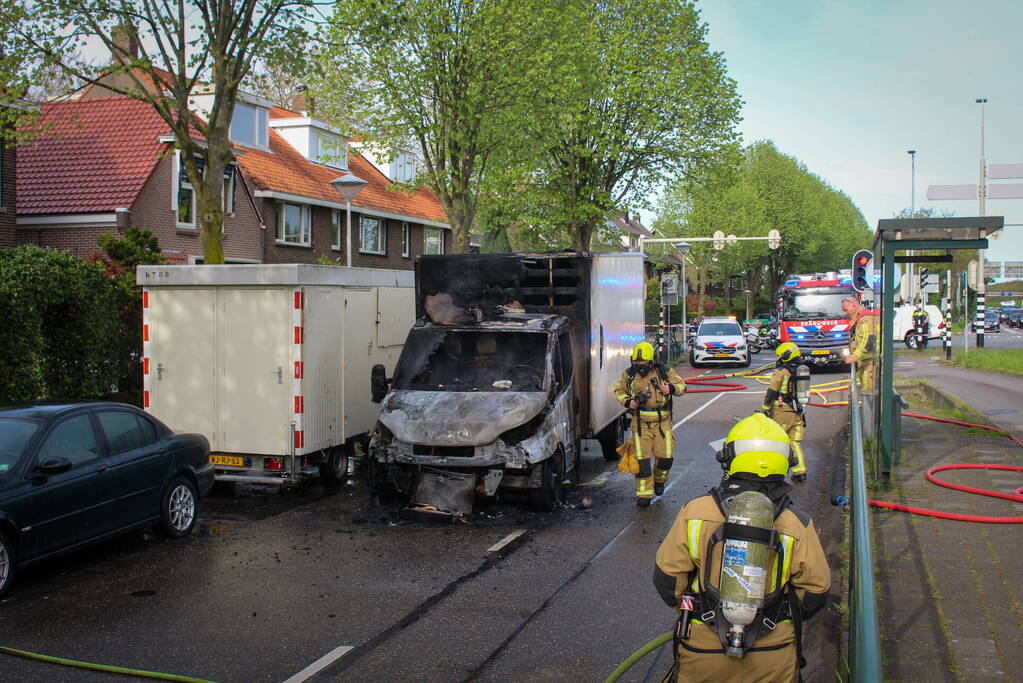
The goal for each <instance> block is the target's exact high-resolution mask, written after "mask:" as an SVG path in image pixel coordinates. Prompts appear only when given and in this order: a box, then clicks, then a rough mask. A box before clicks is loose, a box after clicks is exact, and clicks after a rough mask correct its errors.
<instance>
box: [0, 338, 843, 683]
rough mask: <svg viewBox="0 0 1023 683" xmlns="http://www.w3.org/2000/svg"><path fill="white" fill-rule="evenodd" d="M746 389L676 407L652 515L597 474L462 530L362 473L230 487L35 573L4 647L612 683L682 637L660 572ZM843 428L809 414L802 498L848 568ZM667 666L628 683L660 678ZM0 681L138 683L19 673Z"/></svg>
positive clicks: (260, 674)
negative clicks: (167, 529) (406, 512)
mask: <svg viewBox="0 0 1023 683" xmlns="http://www.w3.org/2000/svg"><path fill="white" fill-rule="evenodd" d="M760 359H763V360H764V361H767V360H769V359H768V355H767V354H760V356H759V357H754V365H756V364H757V361H758V360H760ZM725 371H728V370H725ZM719 372H720V371H719V370H716V369H712V370H702V369H701V370H699V371H696V370H690V369H689V368H683V374H684V375H690V376H691V375H696V374H718V373H719ZM844 376H845V375H844V373H841V372H838V373H816V374H815V382H817V381H833V380H837V379H842V378H843V377H844ZM739 381H740V382H742V383H743V384H746V385H747V386H748V388H747V389H746V390H745V391H735V392H728V393H703V392H700V393H697V392H693V393H690V394H687V395H686V396H683V397H680V398H678V399H676V401H675V415H674V420H675V423H676V424H677V425H678V428H677V429H676V451H675V458H676V460H675V466H674V468H673V469H672V472H671V479H670V482H669V486H668V488H667V490H666V492H665V495H663V496H661V497H660V498H658V499H657V500H656V501H655V502H654V504H653V505H652V506H651V507H650V508H648V509H643V510H641V509H638V508H637V507H636V505H635V501H634V496H633V489H634V485H633V479H632V477H631V476H626V475H622V474H619V473H618V472H617V470H616V469H615V465H614V463H609V462H607V461H605V460H603V458H600V457H592V456H591V457H588V458H584V459H583V462H582V469H581V485H580V486H577V487H575V488H574V489H572V490H570V491H569V492H568V493H567V496H566V500H565V504H564V506H563V507H561V508H560V509H558V510H556V511H555V512H553V513H536V512H530V511H527V510H525V509H524V508H523V507H520V506H518V505H516V504H514V503H512V502H504V501H502V502H501V503H499V504H495V505H491V506H489V507H485V508H483V509H481V510H478V511H477V512H476V513H474V515H473V516H472V517H471V518H470V519H468V520H467V521H466V522H464V523H462V522H438V521H423V520H414V519H413V520H409V519H405V518H404V517H402V516H401V515H399V514H398V511H397V510H396V509H395V508H393V507H386V506H385V507H381V506H379V505H375V504H374V501H372V500H371V498H370V496H369V493H368V491H367V490H366V487H365V485H364V482H363V480H362V478H361V477H360V476H359V475H358V474H356V475H355V476H354V477H353V478H352V479H351V480H350V482H349V483H348V484H346V485H344V486H342V487H338V488H334V489H330V488H324V487H322V486H320V485H319V484H311V485H308V486H305V487H302V488H300V489H299V490H297V491H292V492H285V493H282V492H280V491H278V490H276V489H273V488H269V487H248V486H239V487H236V488H235V489H234V490H231V489H226V488H218V489H215V490H214V493H213V495H212V496H211V497H210V498H209V499H208V500H206V501H205V502H204V504H203V508H202V511H201V519H200V523H199V527H198V528H197V531H196V533H195V534H193V535H192V536H191V537H189V538H186V539H183V540H180V541H168V540H164V539H162V538H159V537H156V536H153V535H151V534H148V533H142V532H138V533H133V534H128V535H125V536H122V537H119V538H117V539H114V540H112V541H110V542H108V543H105V544H103V545H100V546H97V547H94V548H92V549H89V550H85V551H82V552H78V553H75V554H73V555H70V556H67V557H64V558H60V559H57V560H53V561H51V562H48V563H44V564H42V565H37V566H35V567H31V568H29V569H28V570H26V571H25V572H22V573H21V574H20V575H19V576H18V577H17V581H16V584H15V585H14V587H13V588H12V590H11V591H10V593H9V594H8V596H7V597H6V598H5V599H4V600H2V601H0V625H2V626H0V634H2V636H0V645H3V646H7V647H14V648H19V649H23V650H28V651H31V652H37V653H43V654H47V655H54V656H59V657H66V658H71V659H77V660H84V661H87V662H96V663H101V664H110V665H117V666H124V667H129V668H134V669H144V670H149V671H160V672H167V673H174V674H178V675H186V676H192V677H198V678H203V679H208V680H216V681H238V682H248V681H299V680H317V681H328V680H329V681H342V680H343V681H385V680H417V681H461V680H479V681H505V680H529V681H576V680H578V681H593V680H603V679H604V678H605V677H606V676H607V675H608V674H609V673H610V672H611V671H612V670H613V669H614V668H615V666H616V665H617V664H618V663H619V662H620V661H621V660H623V659H625V658H626V657H627V656H628V655H629V654H630V653H631V652H632V651H634V650H635V649H637V648H639V647H640V646H642V645H643V644H644V643H646V642H647V641H649V640H651V639H653V638H654V637H656V636H658V635H659V634H661V633H663V632H665V631H667V630H668V629H669V628H671V626H672V619H673V615H672V610H670V609H669V608H667V607H666V606H665V605H664V604H663V603H661V601H660V599H659V598H658V597H657V595H656V593H655V591H654V589H653V586H652V583H651V574H652V571H653V557H654V553H655V552H656V549H657V546H658V545H659V543H660V541H661V539H662V538H663V537H664V535H665V534H666V533H667V531H668V529H669V527H670V526H671V523H672V522H673V520H674V518H675V515H676V514H677V512H678V511H679V509H681V507H682V505H683V504H684V503H685V502H686V501H688V500H689V499H691V498H693V497H695V496H698V495H702V494H703V493H705V492H706V490H707V489H709V488H710V487H711V486H713V485H715V484H716V483H717V482H718V481H719V480H720V476H721V470H720V467H719V465H718V463H717V462H716V461H715V460H714V458H713V451H712V449H711V448H710V446H709V445H708V443H709V442H711V441H714V440H717V439H720V438H722V437H723V436H724V435H725V433H727V430H728V429H729V428H730V427H731V425H732V424H733V423H734V421H735V420H736V419H739V418H741V417H745V416H747V415H749V414H750V413H751V412H753V411H754V410H755V409H756V408H757V407H758V406H759V405H760V402H761V399H762V397H763V391H764V387H763V386H762V385H760V384H756V383H754V382H752V381H751V380H739ZM831 396H834V397H836V398H835V399H833V400H839V399H838V397H840V396H841V395H840V394H833V395H831ZM846 420H847V415H846V412H845V410H844V409H840V408H836V409H827V408H812V409H811V413H810V415H809V427H808V434H807V438H806V441H805V442H804V449H805V450H806V452H807V456H808V465H809V468H810V481H809V482H807V483H806V484H799V485H797V489H796V492H795V494H794V496H795V498H796V499H797V502H798V503H799V504H801V505H802V506H804V507H805V508H807V509H809V510H811V511H812V512H813V514H814V515H815V517H820V518H821V519H820V525H821V526H822V527H824V529H825V531H824V532H823V533H824V534H825V535H827V534H828V533H831V537H830V538H829V539H826V546H830V547H831V548H832V550H833V551H835V552H836V553H837V547H838V543H839V539H838V538H837V533H838V532H835V531H834V530H835V529H838V530H839V532H840V529H841V515H842V514H843V513H842V512H841V511H839V510H837V509H836V508H832V507H831V506H830V505H828V504H827V499H828V498H829V497H830V490H831V488H832V486H833V483H832V476H831V468H830V466H829V465H830V463H831V460H830V458H831V457H832V454H833V453H834V452H836V451H840V450H841V447H842V446H843V444H844V436H843V431H842V430H843V428H844V426H845V423H846ZM829 528H830V529H831V530H832V531H830V532H829V531H827V529H829ZM513 534H517V536H516V537H515V538H514V540H511V541H507V542H506V545H504V546H503V547H502V548H501V549H500V550H497V551H488V549H490V548H492V547H493V546H495V545H496V544H500V543H501V542H502V541H505V540H506V539H507V538H508V537H509V536H511V535H513ZM833 569H837V567H836V566H835V563H834V562H833ZM818 630H825V627H824V626H822V627H819V628H818ZM817 637H818V640H819V641H821V642H824V643H825V645H823V646H821V647H822V649H823V651H825V654H824V656H823V659H821V657H818V658H817V659H818V660H820V661H819V662H818V663H817V664H815V665H812V666H811V671H810V672H805V673H811V675H810V676H809V680H815V679H819V680H828V676H830V673H829V672H830V671H832V669H830V668H829V663H828V661H827V657H828V656H831V655H833V647H831V648H830V649H829V647H830V646H828V645H827V643H828V642H831V641H833V640H834V637H833V634H832V635H827V634H824V635H820V634H819V635H818V636H817ZM828 653H831V655H829V654H828ZM667 657H668V654H667V651H666V649H663V650H662V651H661V652H660V653H659V654H658V655H656V656H655V655H651V656H649V657H647V658H646V659H645V660H644V661H643V662H642V664H641V665H640V666H637V667H635V668H634V669H633V670H632V671H631V672H629V674H628V675H626V677H624V678H623V679H622V680H634V681H639V680H644V679H645V678H646V677H647V676H648V675H649V676H650V678H651V679H654V677H655V676H657V677H659V676H660V674H661V673H663V671H664V670H666V669H667V666H668V661H667ZM311 665H315V666H313V669H315V671H312V670H310V669H309V667H310V666H311ZM0 671H2V672H3V675H2V678H3V679H4V680H5V681H39V680H47V681H65V680H66V681H101V680H117V679H120V680H125V679H124V677H120V676H118V677H115V676H113V675H111V674H106V673H99V672H89V671H83V670H80V669H71V668H64V667H58V666H55V665H53V664H44V663H38V662H34V661H29V660H24V659H19V658H14V657H10V656H7V655H0ZM814 671H820V672H823V673H821V674H820V675H819V676H818V675H817V674H814V673H813V672H814ZM825 674H827V675H825ZM655 680H656V679H655Z"/></svg>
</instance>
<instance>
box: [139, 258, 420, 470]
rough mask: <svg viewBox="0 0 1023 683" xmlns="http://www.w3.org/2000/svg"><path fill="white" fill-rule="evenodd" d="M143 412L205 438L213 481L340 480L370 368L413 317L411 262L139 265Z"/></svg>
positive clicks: (390, 360) (392, 353) (365, 424)
mask: <svg viewBox="0 0 1023 683" xmlns="http://www.w3.org/2000/svg"><path fill="white" fill-rule="evenodd" d="M136 278H137V282H138V284H140V285H142V287H143V290H142V297H143V342H142V346H143V349H142V352H143V385H144V386H143V407H144V408H145V410H147V411H148V412H150V413H152V414H153V415H155V416H156V417H158V418H159V419H160V420H162V421H163V422H165V423H166V424H167V425H169V426H170V427H171V428H172V429H175V430H178V431H184V432H198V433H200V434H203V435H205V436H206V438H207V439H209V441H210V449H211V459H212V460H213V462H214V464H215V465H216V466H217V475H216V476H217V479H218V480H226V481H258V482H266V483H281V484H293V483H296V482H297V481H298V480H299V479H300V478H301V477H302V476H304V475H307V474H311V473H313V472H315V471H316V470H317V469H318V470H319V471H320V474H321V475H322V476H323V477H324V478H326V479H328V480H331V481H336V480H338V479H340V478H341V477H343V476H344V475H345V472H346V470H347V467H348V458H349V456H350V455H351V453H352V447H353V445H354V443H355V441H357V440H359V439H360V438H362V437H364V436H365V435H367V434H368V433H369V431H370V430H371V429H372V427H373V424H374V422H375V421H376V419H377V414H378V412H379V407H378V406H377V405H375V404H374V403H373V402H372V401H371V395H370V368H371V367H372V366H373V365H375V364H378V363H379V364H384V365H385V366H387V367H393V366H394V364H395V363H396V362H397V360H398V356H399V354H400V353H401V349H402V344H403V342H404V340H405V335H406V333H407V331H408V328H409V327H410V326H411V324H412V322H413V320H414V312H415V301H414V287H413V284H414V276H413V273H412V271H407V270H383V269H375V268H345V267H337V266H318V265H306V264H286V265H261V264H260V265H216V266H213V265H211V266H206V265H198V266H139V268H138V271H137V274H136Z"/></svg>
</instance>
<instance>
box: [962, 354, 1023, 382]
mask: <svg viewBox="0 0 1023 683" xmlns="http://www.w3.org/2000/svg"><path fill="white" fill-rule="evenodd" d="M952 365H955V366H956V367H960V368H969V369H970V370H986V371H987V372H997V373H1000V374H1003V375H1015V376H1023V349H973V350H971V351H967V352H966V353H962V354H959V355H958V356H956V357H954V358H953V359H952Z"/></svg>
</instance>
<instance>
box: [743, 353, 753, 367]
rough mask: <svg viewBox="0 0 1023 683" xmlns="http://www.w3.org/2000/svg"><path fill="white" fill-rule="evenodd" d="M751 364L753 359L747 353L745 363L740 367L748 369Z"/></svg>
mask: <svg viewBox="0 0 1023 683" xmlns="http://www.w3.org/2000/svg"><path fill="white" fill-rule="evenodd" d="M752 362H753V358H752V357H751V356H750V355H749V354H748V353H747V354H746V362H745V363H743V364H742V367H744V368H748V367H749V366H750V364H751V363H752Z"/></svg>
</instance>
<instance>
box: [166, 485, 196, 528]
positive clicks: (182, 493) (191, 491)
mask: <svg viewBox="0 0 1023 683" xmlns="http://www.w3.org/2000/svg"><path fill="white" fill-rule="evenodd" d="M198 507H199V496H198V494H197V493H196V490H195V484H193V483H192V482H191V481H189V480H188V479H186V478H185V477H175V478H174V479H171V483H170V484H168V485H167V488H166V489H164V491H163V505H161V507H160V528H161V530H162V531H163V533H164V534H165V535H166V536H168V537H169V538H183V537H185V536H187V535H189V534H190V533H192V529H193V528H194V527H195V521H196V518H197V517H198V515H197V514H196V513H197V512H198Z"/></svg>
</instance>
